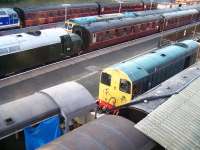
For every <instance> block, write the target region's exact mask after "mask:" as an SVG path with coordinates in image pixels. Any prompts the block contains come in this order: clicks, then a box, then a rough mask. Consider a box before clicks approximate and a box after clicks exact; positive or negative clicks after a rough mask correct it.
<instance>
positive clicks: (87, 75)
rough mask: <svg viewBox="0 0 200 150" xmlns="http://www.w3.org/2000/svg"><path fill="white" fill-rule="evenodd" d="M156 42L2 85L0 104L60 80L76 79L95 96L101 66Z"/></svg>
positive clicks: (116, 61) (129, 55)
mask: <svg viewBox="0 0 200 150" xmlns="http://www.w3.org/2000/svg"><path fill="white" fill-rule="evenodd" d="M158 42H159V39H157V38H156V39H152V40H149V41H146V42H144V43H142V44H137V45H134V46H132V47H128V48H124V49H121V50H119V51H116V52H112V53H108V54H105V55H101V56H99V57H96V58H92V59H89V60H86V61H83V62H81V63H77V64H74V65H71V66H68V67H64V68H61V69H58V70H55V71H52V72H49V73H46V74H43V75H39V76H37V77H34V78H31V79H28V80H24V81H22V82H19V83H16V84H13V85H10V86H7V87H3V88H1V89H0V95H1V97H0V104H3V103H7V102H9V101H12V100H16V99H18V98H21V97H25V96H28V95H30V94H33V93H35V92H36V91H39V90H42V89H45V88H48V87H51V86H54V85H57V84H60V83H62V82H66V81H72V80H76V81H78V82H79V83H81V84H83V85H84V86H85V87H86V88H87V89H88V90H89V91H90V92H91V93H92V94H93V96H95V97H96V96H97V94H98V82H99V74H100V71H101V70H102V69H103V68H105V67H107V66H110V65H112V64H115V63H118V62H121V61H123V60H125V59H129V58H131V57H134V56H136V55H139V54H142V53H145V52H146V51H147V50H151V49H153V48H156V47H157V45H158ZM11 93H12V94H11Z"/></svg>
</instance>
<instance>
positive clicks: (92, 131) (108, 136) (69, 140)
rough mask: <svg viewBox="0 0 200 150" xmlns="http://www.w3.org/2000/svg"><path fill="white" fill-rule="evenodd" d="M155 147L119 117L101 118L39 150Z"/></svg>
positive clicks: (121, 149)
mask: <svg viewBox="0 0 200 150" xmlns="http://www.w3.org/2000/svg"><path fill="white" fill-rule="evenodd" d="M154 146H155V142H153V141H152V140H151V139H149V138H148V137H146V136H144V135H143V134H142V133H141V132H139V131H138V130H137V129H135V128H134V123H132V122H131V121H129V120H127V119H125V118H122V117H119V116H109V115H107V116H103V117H101V118H99V119H97V120H95V121H92V122H90V123H88V124H85V125H83V126H81V127H80V128H78V129H76V130H73V131H72V132H69V133H68V134H65V135H64V136H62V137H60V138H58V139H56V140H55V141H53V142H51V143H49V144H47V145H46V146H43V147H41V148H40V149H39V150H147V149H148V150H150V149H152V148H153V147H154Z"/></svg>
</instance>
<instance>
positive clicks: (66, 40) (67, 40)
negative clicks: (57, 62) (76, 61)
mask: <svg viewBox="0 0 200 150" xmlns="http://www.w3.org/2000/svg"><path fill="white" fill-rule="evenodd" d="M60 38H61V45H62V50H63V54H64V55H67V56H71V55H73V49H72V46H73V43H72V40H71V37H70V35H69V34H68V35H64V36H61V37H60Z"/></svg>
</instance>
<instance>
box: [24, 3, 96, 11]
mask: <svg viewBox="0 0 200 150" xmlns="http://www.w3.org/2000/svg"><path fill="white" fill-rule="evenodd" d="M90 7H92V8H93V7H96V8H98V5H97V3H82V4H49V5H44V6H32V7H26V8H21V9H22V10H24V11H25V12H31V11H43V10H49V9H61V8H63V9H64V8H90Z"/></svg>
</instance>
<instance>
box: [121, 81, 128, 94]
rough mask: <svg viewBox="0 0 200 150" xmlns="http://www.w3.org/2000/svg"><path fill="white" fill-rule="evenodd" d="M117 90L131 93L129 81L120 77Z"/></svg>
mask: <svg viewBox="0 0 200 150" xmlns="http://www.w3.org/2000/svg"><path fill="white" fill-rule="evenodd" d="M119 90H120V91H122V92H125V93H129V94H130V93H131V83H130V82H129V81H127V80H124V79H120V85H119Z"/></svg>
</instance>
